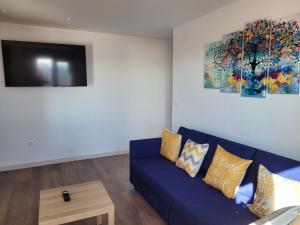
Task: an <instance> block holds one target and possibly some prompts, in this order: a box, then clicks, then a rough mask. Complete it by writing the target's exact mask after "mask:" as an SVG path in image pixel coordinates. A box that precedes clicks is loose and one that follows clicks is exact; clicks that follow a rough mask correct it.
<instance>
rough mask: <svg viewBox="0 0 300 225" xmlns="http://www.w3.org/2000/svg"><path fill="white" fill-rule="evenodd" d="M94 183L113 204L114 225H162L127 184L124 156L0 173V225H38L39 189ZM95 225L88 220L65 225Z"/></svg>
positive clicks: (148, 206) (154, 213)
mask: <svg viewBox="0 0 300 225" xmlns="http://www.w3.org/2000/svg"><path fill="white" fill-rule="evenodd" d="M94 180H101V181H102V182H103V184H104V186H105V188H106V190H107V192H108V193H109V196H110V197H111V199H112V200H113V202H114V204H115V207H116V215H115V219H116V225H165V223H164V222H163V220H162V219H161V218H160V217H159V216H158V214H157V213H156V212H155V211H154V210H153V209H152V208H151V206H150V205H149V204H148V203H147V202H146V201H145V200H144V199H143V197H142V196H141V195H140V194H139V193H138V192H136V191H135V190H134V188H133V186H132V185H131V184H130V182H129V157H128V155H120V156H111V157H104V158H97V159H88V160H82V161H74V162H67V163H61V164H54V165H47V166H40V167H34V168H28V169H20V170H14V171H8V172H1V173H0V225H38V210H39V191H40V189H46V188H52V187H59V186H64V185H70V184H77V183H81V182H88V181H94ZM95 224H96V220H95V218H91V219H87V220H82V221H78V222H74V223H69V224H68V225H95ZM106 224H107V218H104V221H103V225H106Z"/></svg>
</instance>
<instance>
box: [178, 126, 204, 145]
mask: <svg viewBox="0 0 300 225" xmlns="http://www.w3.org/2000/svg"><path fill="white" fill-rule="evenodd" d="M178 134H181V135H182V139H181V150H182V149H183V147H184V145H185V143H186V142H187V140H188V139H191V140H192V141H194V142H196V143H198V144H204V143H205V141H206V136H207V134H205V133H202V132H200V131H197V130H192V129H188V128H186V127H180V128H179V130H178Z"/></svg>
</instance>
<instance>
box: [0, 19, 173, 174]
mask: <svg viewBox="0 0 300 225" xmlns="http://www.w3.org/2000/svg"><path fill="white" fill-rule="evenodd" d="M0 39H11V40H24V41H41V42H54V43H71V44H73V43H75V44H85V45H87V63H88V69H87V70H88V82H89V84H88V87H70V88H54V87H49V88H45V87H41V88H39V87H38V88H6V87H4V86H5V85H4V74H3V64H2V55H0V59H1V60H0V168H1V167H5V166H10V165H16V164H24V163H25V164H26V163H31V162H39V161H44V160H52V159H60V158H69V157H71V158H72V157H77V156H86V155H89V154H99V153H100V154H105V153H108V152H109V153H111V152H117V151H121V150H128V143H129V140H130V139H134V138H145V137H154V136H159V135H160V132H161V130H162V128H164V127H171V79H172V78H171V77H172V42H171V41H168V40H159V39H147V38H138V37H130V36H120V35H113V34H101V33H92V32H82V31H74V30H63V29H53V28H46V27H35V26H24V25H15V24H8V23H0ZM0 54H2V53H0ZM31 139H32V140H34V145H33V146H31V145H30V144H28V140H31Z"/></svg>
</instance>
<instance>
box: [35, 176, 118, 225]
mask: <svg viewBox="0 0 300 225" xmlns="http://www.w3.org/2000/svg"><path fill="white" fill-rule="evenodd" d="M65 190H67V191H69V193H70V196H71V201H69V202H64V200H63V197H62V191H65ZM114 211H115V207H114V204H113V202H112V200H111V199H110V197H109V196H108V194H107V192H106V190H105V188H104V186H103V184H102V183H101V182H100V181H93V182H88V183H82V184H76V185H70V186H64V187H58V188H52V189H46V190H41V192H40V209H39V225H58V224H64V223H69V222H73V221H77V220H82V219H87V218H91V217H95V219H96V220H97V224H98V225H99V224H102V215H104V214H108V224H109V225H114V223H115V222H114Z"/></svg>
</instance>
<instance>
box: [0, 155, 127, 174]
mask: <svg viewBox="0 0 300 225" xmlns="http://www.w3.org/2000/svg"><path fill="white" fill-rule="evenodd" d="M128 153H129V150H122V151H115V152H104V153H96V154H88V155H80V156H74V157H66V158H59V159H51V160H43V161H38V162H31V163H24V164H14V165H7V166H0V172H2V171H9V170H17V169H25V168H31V167H37V166H45V165H50V164H56V163H64V162H71V161H78V160H84V159H94V158H100V157H106V156H114V155H124V154H128Z"/></svg>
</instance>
